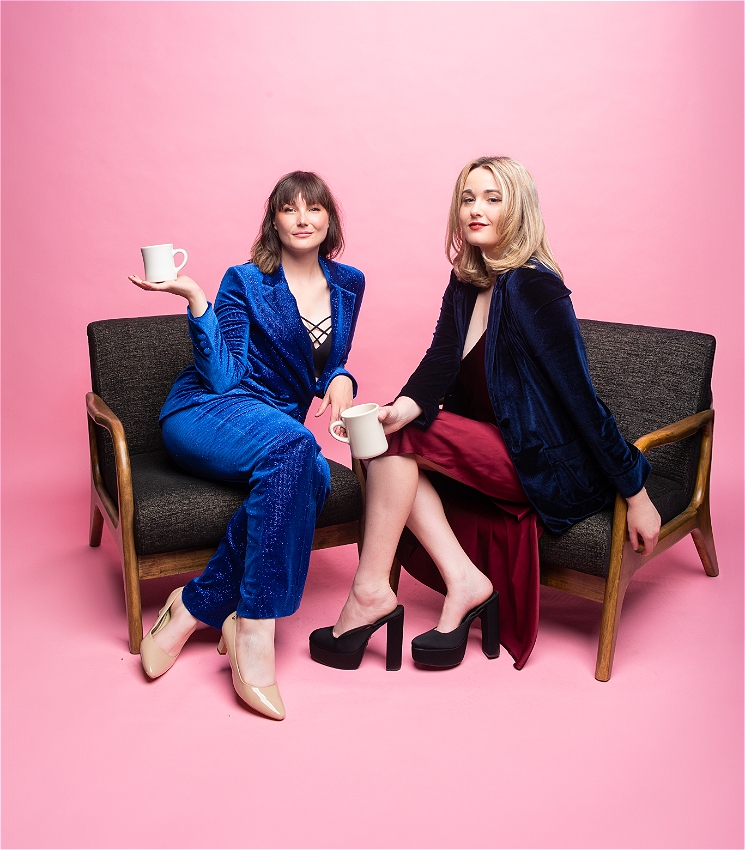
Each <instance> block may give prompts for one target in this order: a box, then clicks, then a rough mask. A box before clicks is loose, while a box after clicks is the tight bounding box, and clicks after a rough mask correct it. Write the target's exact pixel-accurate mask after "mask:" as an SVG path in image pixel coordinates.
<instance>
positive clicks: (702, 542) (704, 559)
mask: <svg viewBox="0 0 745 850" xmlns="http://www.w3.org/2000/svg"><path fill="white" fill-rule="evenodd" d="M691 537H692V538H693V542H694V543H695V544H696V549H697V551H698V556H699V558H701V563H702V564H703V567H704V570H705V571H706V575H707V576H712V577H713V576H718V575H719V562H718V561H717V550H716V548H715V546H714V533H713V532H712V530H711V511H710V509H709V491H708V489H707V491H706V496H705V497H704V500H703V502H702V503H701V507H700V508H699V509H698V528H694V529H693V531H692V532H691Z"/></svg>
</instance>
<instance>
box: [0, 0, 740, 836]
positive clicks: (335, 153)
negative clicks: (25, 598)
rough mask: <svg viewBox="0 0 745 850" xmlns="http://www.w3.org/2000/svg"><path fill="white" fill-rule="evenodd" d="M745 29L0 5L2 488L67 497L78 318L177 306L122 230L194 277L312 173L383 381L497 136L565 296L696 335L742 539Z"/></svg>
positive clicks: (310, 9) (602, 17) (359, 356)
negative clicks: (342, 232) (452, 215)
mask: <svg viewBox="0 0 745 850" xmlns="http://www.w3.org/2000/svg"><path fill="white" fill-rule="evenodd" d="M742 32H743V6H742V4H741V3H735V2H721V3H720V2H701V3H698V2H690V3H688V2H686V3H677V2H670V3H586V2H582V3H571V2H566V3H541V2H530V3H468V2H463V3H447V2H442V3H426V2H422V3H410V4H405V3H366V2H360V3H348V4H347V3H323V2H319V3H307V4H306V3H294V2H287V3H277V4H274V3H238V2H234V3H200V2H193V3H180V2H172V3H151V2H137V3H128V2H123V3H97V2H82V3H74V2H61V3H46V2H33V3H24V2H5V3H3V4H2V129H3V138H2V177H3V195H2V215H3V234H2V235H3V242H2V250H3V253H2V277H3V290H2V306H3V436H4V455H3V477H4V485H5V499H6V503H7V502H8V501H12V500H15V499H20V498H22V497H23V495H24V494H29V493H33V492H35V491H38V489H39V488H40V487H43V488H45V492H46V493H47V494H48V495H49V494H51V496H50V504H55V503H64V502H68V501H69V500H78V501H79V502H80V504H81V505H83V507H82V509H81V510H82V513H83V514H84V511H85V508H84V500H85V493H86V488H87V468H86V452H87V445H86V433H85V421H84V410H83V396H84V393H85V392H86V390H88V389H89V376H88V365H87V347H86V337H85V326H86V324H87V323H88V322H90V321H93V320H96V319H102V318H108V317H117V316H137V315H145V314H157V313H169V312H178V311H180V310H181V309H182V306H181V302H180V301H178V300H177V299H175V298H172V297H170V296H165V295H154V294H147V293H144V292H142V291H140V290H137V289H135V288H134V287H132V286H131V285H130V284H128V282H127V280H126V275H127V274H128V273H130V272H133V271H134V272H137V271H139V269H140V257H139V251H138V248H139V246H140V245H146V244H153V243H157V242H173V243H175V244H176V245H179V246H183V247H185V248H187V250H188V251H189V255H190V260H189V264H188V266H187V270H188V272H189V273H190V274H191V275H192V276H193V277H195V278H196V279H197V280H198V281H200V282H201V283H202V284H203V286H204V288H205V290H206V291H207V293H208V295H209V296H212V295H214V293H215V292H216V289H217V286H218V284H219V281H220V278H221V276H222V273H223V271H224V270H225V268H227V267H228V266H230V265H233V264H235V263H240V262H243V261H244V260H245V259H247V254H248V249H249V246H250V244H251V242H252V239H253V236H254V234H255V232H256V230H257V227H258V223H259V220H260V216H261V213H262V206H263V203H264V200H265V198H266V196H267V194H268V192H269V190H270V189H271V187H272V185H273V184H274V182H275V181H276V179H277V178H278V177H279V176H280V175H281V174H283V173H285V172H287V171H289V170H292V169H296V168H301V169H312V170H316V171H318V172H319V173H320V174H321V175H323V176H324V177H325V178H326V179H327V180H328V181H329V183H330V185H331V186H332V188H333V189H334V191H335V193H336V194H337V196H338V198H339V200H340V201H341V204H342V206H343V209H344V213H345V218H346V233H347V249H346V252H345V254H344V256H343V258H342V259H343V260H344V261H346V262H348V263H350V264H352V265H355V266H358V267H359V268H361V269H362V270H363V271H364V272H365V274H366V277H367V293H366V296H365V304H364V307H363V312H362V316H361V320H360V324H359V328H358V334H357V339H356V341H355V346H354V349H353V352H352V357H351V360H350V368H351V369H352V370H353V371H354V373H355V374H356V376H357V377H358V379H359V382H360V386H361V395H360V399H361V400H379V401H385V400H387V399H388V398H390V397H391V396H392V395H393V394H394V393H395V392H396V391H397V390H398V388H399V387H400V386H401V385H402V383H403V381H404V379H405V378H406V377H407V376H408V374H409V372H410V371H411V369H412V367H413V366H414V365H415V363H416V362H417V361H418V358H419V356H420V355H421V353H422V352H423V350H424V348H425V347H426V344H427V343H428V341H429V338H430V335H431V330H432V326H433V322H434V319H435V317H436V314H437V310H438V307H439V301H440V297H441V293H442V290H443V289H444V287H445V284H446V282H447V276H448V265H447V263H446V260H445V258H444V253H443V241H444V228H445V218H446V213H447V209H448V203H449V197H450V193H451V190H452V185H453V182H454V179H455V177H456V175H457V173H458V171H459V169H460V167H461V166H462V164H463V163H464V162H465V161H466V160H467V159H469V158H471V157H473V156H476V155H481V154H484V153H498V154H502V153H506V154H509V155H511V156H514V157H516V158H518V159H520V160H521V161H523V162H524V163H525V164H526V165H527V166H528V167H529V168H530V170H531V171H532V173H533V175H534V177H535V179H536V182H537V184H538V188H539V193H540V196H541V199H542V204H543V209H544V214H545V219H546V222H547V227H548V233H549V238H550V240H551V243H552V246H553V248H554V252H555V254H556V256H557V258H558V261H559V263H560V265H561V266H562V268H563V270H564V272H565V277H566V281H567V283H568V285H569V287H570V288H571V289H572V290H573V298H574V303H575V307H576V310H577V313H578V314H579V315H580V316H583V317H588V318H597V319H606V320H616V321H623V322H634V323H639V324H649V325H660V326H668V327H677V328H688V329H692V330H701V331H706V332H709V333H713V334H715V335H716V337H717V340H718V351H717V361H716V364H715V378H714V381H715V390H714V393H715V405H716V408H717V441H716V454H715V461H714V495H713V501H714V522H715V530H717V527H718V526H717V522H718V521H719V523H720V525H719V527H720V528H721V527H723V526H724V525H725V522H726V524H727V525H728V526H729V530H730V533H731V534H734V535H735V538H736V539H738V540H739V529H740V527H741V525H740V523H741V517H742V510H741V508H742V497H741V492H742V466H743V456H742V445H741V443H742V402H743V398H742V386H743V371H742V342H743V328H742V324H743V239H742V235H743V210H742V200H743V145H742V142H743V110H742V103H743V84H742V80H743V73H742V72H743V51H742ZM622 367H623V364H619V368H622ZM42 400H43V403H44V405H45V410H46V412H45V413H40V412H39V405H40V404H41V402H42ZM316 430H317V432H318V434H319V439H320V440H321V441H322V443H323V444H324V446H327V447H328V453H329V454H330V456H332V457H336V458H338V459H341V460H343V459H344V458H345V456H346V451H345V449H344V447H342V446H339V445H337V444H335V443H333V442H332V441H331V440H329V439H328V438H327V437H326V436H324V433H323V428H321V427H319V428H317V429H316ZM329 443H331V445H329ZM725 516H726V521H725ZM30 521H31V520H30V518H27V520H26V523H27V526H26V527H24V529H19V528H15V531H18V532H20V531H21V530H23V531H24V533H28V534H30V535H31V536H32V537H33V535H34V534H35V533H38V532H37V531H34V530H33V527H32V526H28V522H30ZM84 522H85V519H84V517H83V519H82V523H83V524H84ZM13 531H14V528H9V527H8V526H7V525H6V534H7V533H9V532H10V533H13ZM723 533H725V532H724V531H723ZM84 534H85V530H84V527H82V526H81V529H80V535H84ZM741 563H742V562H741V560H740V562H739V565H740V566H741ZM732 566H733V567H734V568H735V569H737V568H738V565H737V564H733V565H732ZM5 569H6V581H10V582H11V584H12V582H13V581H15V575H16V574H15V573H14V572H13V566H12V565H8V564H6V566H5ZM8 570H10V571H11V572H10V574H9V573H8ZM4 586H5V588H6V592H7V588H8V587H9V586H10V585H8V584H6V585H4ZM13 586H15V585H13ZM738 605H739V602H738ZM735 675H737V676H739V670H736V671H735ZM738 693H739V691H738ZM16 839H17V836H16ZM484 846H486V845H484ZM660 846H662V845H660ZM712 846H713V845H712ZM721 846H725V845H724V844H723V845H721Z"/></svg>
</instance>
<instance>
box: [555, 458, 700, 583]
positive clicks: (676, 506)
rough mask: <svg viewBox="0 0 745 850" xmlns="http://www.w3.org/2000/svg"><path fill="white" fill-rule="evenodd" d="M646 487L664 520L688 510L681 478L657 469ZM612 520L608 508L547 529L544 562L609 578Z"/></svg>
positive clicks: (610, 510) (687, 500) (687, 499)
mask: <svg viewBox="0 0 745 850" xmlns="http://www.w3.org/2000/svg"><path fill="white" fill-rule="evenodd" d="M646 487H647V492H648V493H649V497H650V499H651V500H652V502H653V503H654V505H655V507H656V508H657V510H658V511H659V512H660V517H661V519H662V522H663V523H665V522H669V521H670V520H671V519H673V517H676V516H677V515H678V514H679V513H680V512H681V511H683V510H685V508H686V507H687V505H688V502H689V501H690V500H689V498H688V495H687V494H686V491H685V490H684V489H683V488H682V487H681V485H680V484H679V483H678V482H676V481H671V480H670V479H669V478H663V477H662V476H661V475H657V474H655V473H652V474H651V475H650V476H649V478H648V479H647V484H646ZM612 522H613V510H612V509H609V510H606V511H601V512H600V513H599V514H594V515H593V516H590V517H587V519H583V520H582V521H581V522H578V523H577V524H576V525H573V526H572V527H571V528H570V529H568V530H567V531H564V532H563V533H562V534H552V533H551V532H550V531H544V532H543V534H542V535H541V539H540V540H539V542H538V551H539V553H540V558H541V565H542V566H548V567H565V568H567V569H570V570H577V571H578V572H581V573H589V574H590V575H594V576H601V577H602V578H607V577H608V568H609V565H610V547H611V525H612Z"/></svg>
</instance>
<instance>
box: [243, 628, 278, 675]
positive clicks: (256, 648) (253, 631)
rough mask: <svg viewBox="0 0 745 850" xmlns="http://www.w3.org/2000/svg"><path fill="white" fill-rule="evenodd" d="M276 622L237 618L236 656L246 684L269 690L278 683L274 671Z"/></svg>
mask: <svg viewBox="0 0 745 850" xmlns="http://www.w3.org/2000/svg"><path fill="white" fill-rule="evenodd" d="M275 622H276V621H275V620H249V619H247V618H245V617H237V618H236V632H235V654H236V657H237V659H238V669H239V670H240V671H241V677H242V679H243V681H244V682H247V683H248V684H251V685H253V686H254V687H256V688H268V687H269V686H270V685H273V684H274V683H275V682H276V681H277V676H276V673H275V669H274V624H275Z"/></svg>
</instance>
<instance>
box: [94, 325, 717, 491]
mask: <svg viewBox="0 0 745 850" xmlns="http://www.w3.org/2000/svg"><path fill="white" fill-rule="evenodd" d="M580 328H581V330H582V335H583V337H584V339H585V344H586V346H587V357H588V360H589V364H590V373H591V375H592V379H593V382H594V384H595V388H596V389H597V392H598V395H599V396H600V398H602V400H603V401H604V402H605V403H606V404H607V405H608V407H609V408H610V409H611V411H612V412H613V414H614V415H615V417H616V421H617V422H618V426H619V428H620V429H621V433H622V434H623V435H624V437H625V438H626V439H627V440H628V441H629V442H634V440H636V439H638V438H639V437H640V436H642V434H646V433H648V432H649V431H654V430H655V429H657V428H661V427H662V426H664V425H669V424H671V423H673V422H677V421H678V420H679V419H683V418H684V417H686V416H691V415H692V414H694V413H699V412H700V411H702V410H705V409H706V408H708V407H710V406H711V371H712V364H713V362H714V349H715V340H714V337H713V336H709V335H708V334H702V333H694V332H692V331H678V330H669V329H666V328H650V327H644V326H642V325H624V324H618V323H615V322H598V321H594V320H591V319H580ZM88 344H89V350H90V360H91V379H92V383H93V391H94V392H95V393H97V394H98V395H99V396H101V398H102V399H103V400H104V401H105V402H106V404H108V405H109V407H110V408H111V409H112V410H113V411H114V413H116V415H117V416H118V417H119V418H120V419H121V421H122V424H123V425H124V429H125V433H126V435H127V443H128V445H129V450H130V453H131V454H140V453H142V452H150V451H157V450H159V449H162V448H163V439H162V437H161V433H160V427H159V426H158V413H159V412H160V409H161V407H162V406H163V402H164V401H165V399H166V396H167V395H168V391H169V390H170V388H171V385H172V384H173V382H174V380H175V378H176V376H177V375H178V374H179V372H181V371H182V370H183V369H184V368H186V367H187V366H188V365H190V364H191V363H192V362H193V355H192V349H191V340H190V339H189V333H188V327H187V319H186V315H184V314H180V315H175V316H149V317H145V318H136V319H108V320H105V321H101V322H93V323H92V324H90V325H88ZM98 431H99V432H100V436H99V450H100V451H101V452H102V460H103V462H104V463H108V462H110V461H111V460H113V452H112V449H111V445H110V441H109V440H108V439H104V438H103V437H102V435H103V433H104V432H103V429H98ZM699 444H700V437H699V436H696V437H691V438H689V439H688V440H684V441H683V442H681V443H677V444H675V445H671V446H664V447H662V448H659V449H654V450H653V451H652V452H651V453H650V455H649V458H650V461H651V462H652V464H653V466H654V470H655V473H657V474H659V475H662V476H664V477H665V478H669V479H670V480H672V481H676V482H678V483H679V484H680V485H681V487H683V488H684V489H685V490H686V492H688V493H692V491H693V486H694V483H695V481H694V476H695V467H696V460H697V458H698V446H699Z"/></svg>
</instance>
